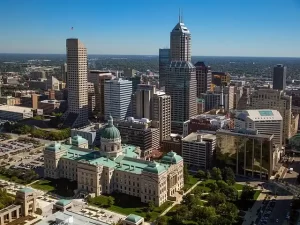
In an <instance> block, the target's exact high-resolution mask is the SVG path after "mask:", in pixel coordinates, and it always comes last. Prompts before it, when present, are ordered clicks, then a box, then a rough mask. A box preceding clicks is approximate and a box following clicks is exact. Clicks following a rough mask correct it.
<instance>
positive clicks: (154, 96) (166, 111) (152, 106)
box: [134, 84, 171, 142]
mask: <svg viewBox="0 0 300 225" xmlns="http://www.w3.org/2000/svg"><path fill="white" fill-rule="evenodd" d="M134 99H135V116H136V117H137V118H139V119H141V118H147V119H151V120H152V121H153V126H154V127H157V128H159V131H160V138H159V139H160V142H161V141H162V140H164V139H165V138H166V137H168V136H169V135H170V133H171V97H170V96H169V95H166V93H165V92H163V91H161V90H156V87H155V85H151V84H140V85H138V89H137V91H136V93H135V98H134Z"/></svg>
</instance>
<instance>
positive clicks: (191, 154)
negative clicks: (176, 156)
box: [182, 132, 216, 171]
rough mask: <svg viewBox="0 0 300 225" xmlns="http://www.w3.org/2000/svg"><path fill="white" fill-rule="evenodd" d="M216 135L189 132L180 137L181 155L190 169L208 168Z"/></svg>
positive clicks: (213, 151) (210, 164)
mask: <svg viewBox="0 0 300 225" xmlns="http://www.w3.org/2000/svg"><path fill="white" fill-rule="evenodd" d="M215 146H216V136H215V135H213V134H205V133H196V132H193V133H190V134H189V135H188V136H186V137H185V138H183V139H182V157H183V160H184V163H185V164H186V165H188V166H189V167H190V168H189V169H190V170H194V171H198V170H199V169H200V168H201V169H205V170H206V169H210V168H211V166H212V163H213V156H214V153H215Z"/></svg>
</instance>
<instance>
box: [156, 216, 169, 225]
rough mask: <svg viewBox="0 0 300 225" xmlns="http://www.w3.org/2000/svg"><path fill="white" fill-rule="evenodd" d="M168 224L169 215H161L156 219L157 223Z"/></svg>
mask: <svg viewBox="0 0 300 225" xmlns="http://www.w3.org/2000/svg"><path fill="white" fill-rule="evenodd" d="M167 224H168V217H166V216H160V217H158V218H157V219H156V222H155V225H167Z"/></svg>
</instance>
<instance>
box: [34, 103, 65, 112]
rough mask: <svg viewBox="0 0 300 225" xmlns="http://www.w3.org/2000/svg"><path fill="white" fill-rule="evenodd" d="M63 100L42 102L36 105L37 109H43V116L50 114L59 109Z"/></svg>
mask: <svg viewBox="0 0 300 225" xmlns="http://www.w3.org/2000/svg"><path fill="white" fill-rule="evenodd" d="M62 102H65V101H64V100H61V101H59V100H43V101H40V102H39V103H38V108H39V109H43V112H44V114H51V113H53V112H55V111H58V110H59V109H60V105H61V103H62Z"/></svg>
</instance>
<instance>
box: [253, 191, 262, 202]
mask: <svg viewBox="0 0 300 225" xmlns="http://www.w3.org/2000/svg"><path fill="white" fill-rule="evenodd" d="M260 193H261V191H260V190H257V191H255V194H254V197H253V198H254V200H257V198H258V196H259V194H260Z"/></svg>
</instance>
